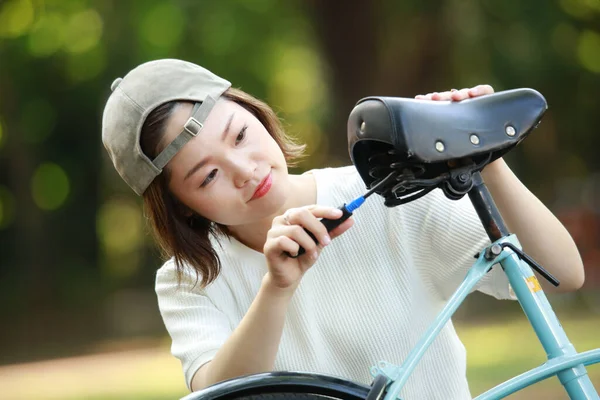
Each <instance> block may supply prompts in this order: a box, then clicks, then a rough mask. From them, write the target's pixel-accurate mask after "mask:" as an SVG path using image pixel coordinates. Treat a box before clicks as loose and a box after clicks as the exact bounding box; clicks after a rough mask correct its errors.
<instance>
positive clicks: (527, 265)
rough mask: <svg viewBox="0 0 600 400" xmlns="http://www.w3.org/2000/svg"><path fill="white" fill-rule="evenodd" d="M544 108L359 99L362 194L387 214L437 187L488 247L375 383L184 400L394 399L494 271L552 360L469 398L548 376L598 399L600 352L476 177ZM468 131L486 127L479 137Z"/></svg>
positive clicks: (256, 385)
mask: <svg viewBox="0 0 600 400" xmlns="http://www.w3.org/2000/svg"><path fill="white" fill-rule="evenodd" d="M546 110H547V103H546V100H545V98H544V97H543V96H542V95H541V94H540V93H538V92H537V91H535V90H532V89H515V90H508V91H504V92H498V93H495V94H492V95H488V96H483V97H479V98H474V99H469V100H464V101H462V102H459V103H451V102H426V101H420V100H415V99H405V98H395V97H367V98H364V99H362V100H360V101H359V102H358V103H357V105H356V107H355V108H354V109H353V110H352V112H351V114H350V117H349V120H348V143H349V151H350V155H351V158H352V162H353V163H354V165H355V166H356V168H357V170H358V172H359V174H360V175H361V177H362V179H363V181H364V182H365V184H366V186H367V188H374V187H375V186H377V185H378V184H380V183H382V182H383V183H385V184H382V185H379V186H378V187H377V189H376V190H375V193H377V194H379V195H380V196H383V197H384V199H385V205H386V206H388V207H395V206H398V205H401V204H405V203H408V202H410V201H413V200H415V199H418V198H419V197H422V196H425V195H426V194H427V193H429V192H430V191H432V190H433V189H436V188H440V189H441V190H442V191H443V192H444V194H445V195H446V197H448V198H449V199H451V200H458V199H460V198H462V197H463V196H465V195H468V196H469V198H470V200H471V202H472V203H473V206H474V208H475V210H476V212H477V214H478V216H479V218H480V220H481V222H482V224H483V226H484V228H485V230H486V232H487V234H488V236H489V238H490V240H491V245H490V246H488V247H486V248H485V249H483V250H482V251H481V252H480V253H479V254H477V255H476V256H475V258H476V259H477V260H476V262H475V263H474V264H473V266H472V267H471V269H470V270H469V272H468V273H467V275H466V277H465V279H464V280H463V282H462V283H461V285H460V286H459V287H458V289H457V290H456V291H455V293H454V294H453V295H452V296H451V298H450V299H449V300H448V302H447V303H446V305H445V306H444V308H443V309H442V311H441V312H440V313H439V315H438V316H437V318H436V319H435V320H434V321H433V322H432V323H431V325H430V327H429V329H428V330H427V331H426V332H425V333H424V334H423V335H422V337H421V339H420V341H419V342H418V343H417V344H416V345H415V346H414V347H413V349H412V351H411V352H410V353H409V354H408V356H407V358H406V359H405V360H404V362H403V363H402V365H400V366H396V365H393V364H388V363H386V362H384V361H380V362H378V363H377V364H376V365H375V366H373V367H372V368H371V370H370V372H371V375H372V376H373V377H374V380H373V382H372V384H371V386H366V385H361V384H357V383H354V382H350V381H346V380H343V379H339V378H334V377H329V376H325V375H318V374H304V373H294V372H271V373H264V374H256V375H250V376H246V377H241V378H236V379H232V380H229V381H225V382H221V383H218V384H216V385H213V386H211V387H209V388H206V389H204V390H201V391H199V392H195V393H192V394H190V395H188V396H186V397H184V398H183V399H182V400H200V399H202V400H225V399H246V400H259V399H272V400H276V399H297V400H304V399H306V400H308V399H349V400H358V399H367V400H395V399H397V398H398V395H399V393H400V391H401V389H402V387H403V385H404V384H405V383H406V381H407V380H408V379H409V377H410V374H411V373H412V371H413V369H414V368H415V366H416V365H417V363H418V362H419V360H420V359H421V357H422V356H423V354H424V353H425V351H426V350H427V348H428V347H429V345H430V344H431V343H432V342H433V340H434V339H435V338H436V336H437V334H438V333H439V332H440V331H441V329H442V328H443V327H444V325H445V324H446V323H447V322H448V321H449V320H450V318H451V316H452V315H453V314H454V312H455V311H456V310H457V308H458V307H459V306H460V304H461V303H462V302H463V301H464V299H465V298H466V296H467V295H468V294H469V293H470V292H471V291H472V289H473V288H474V287H475V285H476V284H477V283H478V282H479V280H480V279H481V278H483V276H485V274H487V273H488V272H489V271H490V270H491V269H492V267H494V266H495V265H499V266H500V267H501V268H502V269H503V270H504V272H505V273H506V275H507V277H508V281H509V283H510V285H511V287H512V290H513V291H514V294H515V297H516V299H517V301H518V302H519V303H520V305H521V307H522V309H523V311H524V313H525V315H526V316H527V318H528V320H529V322H530V323H531V325H532V327H533V329H534V331H535V333H536V335H537V337H538V339H539V341H540V342H541V344H542V346H543V348H544V350H545V351H546V354H547V356H548V361H547V362H546V363H544V364H542V365H540V366H538V367H536V368H533V369H531V370H529V371H527V372H524V373H522V374H520V375H518V376H516V377H514V378H512V379H510V380H508V381H506V382H504V383H501V384H499V385H497V386H496V387H494V388H492V389H490V390H488V391H487V392H485V393H483V394H481V395H479V396H478V397H476V399H475V400H491V399H500V398H503V397H506V396H508V395H510V394H512V393H514V392H516V391H518V390H521V389H523V388H526V387H528V386H530V385H533V384H535V383H537V382H539V381H541V380H544V379H546V378H549V377H552V376H557V377H558V379H559V381H560V382H561V384H562V386H563V387H564V388H565V390H566V392H567V394H568V395H569V397H570V398H571V399H575V400H583V399H596V400H598V399H600V396H599V395H598V392H597V391H596V389H595V388H594V385H593V384H592V382H591V380H590V378H589V377H588V376H587V372H586V369H585V366H587V365H591V364H596V363H599V362H600V348H599V349H595V350H590V351H586V352H583V353H578V352H577V351H576V350H575V348H574V346H573V345H572V344H571V343H570V341H569V339H568V337H567V335H566V333H565V332H564V330H563V328H562V326H561V325H560V322H559V320H558V318H557V316H556V314H555V313H554V311H553V310H552V307H551V306H550V303H549V302H548V300H547V298H546V296H545V294H544V291H543V290H542V288H541V286H540V284H539V281H538V280H537V278H536V275H535V274H534V272H533V271H534V270H535V271H536V272H537V273H538V274H539V275H540V276H542V277H543V278H544V279H546V280H548V281H549V282H551V283H552V284H553V285H555V286H558V284H559V282H558V281H557V280H556V279H555V278H554V277H553V276H552V275H551V274H549V273H548V272H547V271H546V270H545V269H544V268H543V267H542V266H540V265H538V264H537V263H536V262H535V261H534V260H533V259H531V258H530V257H529V256H528V255H527V254H525V253H524V252H523V251H522V249H521V246H520V244H519V241H518V239H517V237H516V236H515V235H514V234H510V233H509V231H508V229H507V228H506V226H505V224H504V221H503V220H502V217H501V216H500V213H499V212H498V209H497V208H496V205H495V204H494V201H493V199H492V197H491V194H490V192H489V191H488V189H487V187H486V186H485V183H484V182H483V179H482V177H481V171H482V169H483V168H484V167H485V166H486V165H487V164H489V163H490V162H492V161H494V160H495V159H497V158H499V157H501V156H502V155H504V154H505V153H507V152H508V151H510V150H511V149H513V148H514V147H515V146H516V145H517V144H519V143H520V142H521V141H522V140H523V139H525V138H526V137H527V136H528V135H529V134H530V133H531V131H533V129H534V128H536V127H537V125H538V124H539V122H540V121H541V118H542V116H543V114H544V113H545V111H546ZM474 126H478V127H483V126H485V127H486V129H485V130H481V131H479V132H478V131H477V130H476V129H474V128H473V127H474ZM390 178H392V179H390ZM384 181H385V182H384Z"/></svg>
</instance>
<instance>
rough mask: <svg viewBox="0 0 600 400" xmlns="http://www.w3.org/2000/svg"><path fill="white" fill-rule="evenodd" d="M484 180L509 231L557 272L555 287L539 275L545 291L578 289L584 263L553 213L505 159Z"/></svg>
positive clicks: (487, 89)
mask: <svg viewBox="0 0 600 400" xmlns="http://www.w3.org/2000/svg"><path fill="white" fill-rule="evenodd" d="M491 93H494V90H493V89H492V87H491V86H489V85H479V86H476V87H474V88H470V89H461V90H452V91H449V92H442V93H430V94H428V95H424V96H421V95H419V96H417V97H416V98H417V99H423V100H454V101H460V100H464V99H467V98H471V97H477V96H482V95H486V94H491ZM482 176H483V179H484V181H485V183H486V185H487V187H488V189H489V190H490V193H491V194H492V197H493V198H494V202H495V203H496V206H497V207H498V210H499V211H500V214H501V215H502V218H503V219H504V222H505V223H506V226H507V228H508V230H509V231H510V232H512V233H515V234H516V235H517V237H518V238H519V241H520V242H521V244H522V246H523V250H524V251H525V252H526V253H527V254H529V255H530V256H531V257H532V258H533V259H534V260H536V261H537V262H538V263H539V264H540V265H542V266H543V267H544V268H545V269H546V270H548V272H550V273H551V274H552V275H554V276H555V277H556V278H557V279H558V280H559V281H560V286H559V287H558V288H555V287H554V286H553V285H551V284H550V283H549V282H547V281H546V280H545V279H543V278H540V277H538V278H540V282H541V284H542V286H543V288H544V290H548V291H555V292H556V291H559V292H566V291H572V290H577V289H579V288H580V287H581V286H582V285H583V282H584V271H583V262H582V260H581V256H580V254H579V251H578V250H577V246H576V245H575V242H574V241H573V238H572V237H571V235H570V234H569V232H568V231H567V230H566V229H565V227H564V226H563V225H562V223H561V222H560V221H559V220H558V219H557V218H556V217H555V216H554V214H552V212H551V211H550V210H549V209H548V208H547V207H546V206H545V205H544V204H543V203H542V202H541V201H540V200H539V199H538V198H537V197H536V196H535V195H534V194H533V193H531V192H530V191H529V189H527V187H525V185H523V183H522V182H521V181H520V180H519V178H517V177H516V175H515V174H514V173H513V172H512V171H511V169H510V168H509V167H508V165H507V164H506V162H504V160H503V159H502V158H499V159H497V160H496V161H494V162H492V163H491V164H489V165H487V166H486V167H485V168H484V170H483V171H482Z"/></svg>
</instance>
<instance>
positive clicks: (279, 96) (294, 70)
mask: <svg viewBox="0 0 600 400" xmlns="http://www.w3.org/2000/svg"><path fill="white" fill-rule="evenodd" d="M283 47H284V45H283V44H281V47H280V45H276V46H275V47H274V49H273V58H274V60H273V62H274V63H275V64H276V65H275V67H274V71H276V72H275V75H274V76H273V79H272V81H271V82H270V88H269V98H270V99H271V102H272V103H273V104H274V105H276V106H277V107H280V108H282V109H284V110H285V112H286V113H288V114H296V113H302V112H306V111H308V108H309V107H311V106H315V105H317V104H319V103H320V102H321V101H322V100H323V98H324V95H325V85H324V84H323V77H322V69H321V64H320V60H319V58H318V57H317V55H316V54H315V53H314V51H313V50H311V49H309V48H306V47H300V46H297V47H287V48H285V49H284V48H283Z"/></svg>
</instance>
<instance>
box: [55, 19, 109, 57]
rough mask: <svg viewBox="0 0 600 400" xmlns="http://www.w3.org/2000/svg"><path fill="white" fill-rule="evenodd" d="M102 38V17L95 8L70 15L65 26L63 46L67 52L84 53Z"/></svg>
mask: <svg viewBox="0 0 600 400" xmlns="http://www.w3.org/2000/svg"><path fill="white" fill-rule="evenodd" d="M101 38H102V18H100V15H98V12H96V11H95V10H91V9H88V10H85V11H81V12H78V13H76V14H74V15H72V16H71V17H70V18H69V20H68V22H67V24H66V26H65V39H66V40H65V41H64V48H65V50H66V51H67V52H69V53H84V52H87V51H89V50H91V49H93V48H94V47H96V46H97V45H98V43H99V42H100V39H101Z"/></svg>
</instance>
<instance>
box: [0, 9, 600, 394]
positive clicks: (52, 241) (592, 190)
mask: <svg viewBox="0 0 600 400" xmlns="http://www.w3.org/2000/svg"><path fill="white" fill-rule="evenodd" d="M167 57H169V58H182V59H185V60H188V61H192V62H196V63H198V64H200V65H203V66H205V67H207V68H208V69H211V70H213V71H214V72H215V73H217V74H219V75H221V76H223V77H225V78H227V79H229V80H230V81H231V82H233V85H234V86H235V87H239V88H242V89H243V90H245V91H247V92H249V93H252V94H254V95H255V96H257V97H259V98H261V99H263V100H266V101H267V102H268V103H269V104H270V105H271V106H272V107H273V108H274V109H275V110H276V111H277V112H278V113H279V115H280V116H281V117H282V118H283V119H284V121H285V124H286V126H287V129H288V131H289V132H290V133H292V134H294V135H296V136H297V137H299V138H300V139H301V140H303V141H305V142H306V143H307V144H308V148H309V152H310V157H309V158H307V160H306V161H305V162H304V163H303V164H302V165H301V166H300V168H299V170H306V169H308V168H312V167H318V166H336V165H344V164H347V163H348V162H349V158H348V155H347V147H346V118H347V116H348V113H349V111H350V110H351V109H352V106H353V104H354V103H355V102H356V101H357V100H358V99H360V98H361V97H364V96H368V95H391V96H401V97H413V96H415V95H416V94H424V93H427V92H432V91H442V90H448V89H450V88H462V87H471V86H474V85H477V84H480V83H489V84H491V85H492V86H493V87H494V88H495V89H496V91H500V90H505V89H512V88H518V87H531V88H534V89H536V90H538V91H540V92H541V93H542V94H543V95H544V96H545V97H546V99H547V100H548V103H549V107H550V108H549V111H548V112H547V114H546V115H545V117H544V119H543V122H542V124H541V125H540V127H539V128H538V129H537V130H536V131H535V132H534V133H533V134H532V135H531V137H530V138H528V139H527V140H526V141H525V142H524V143H523V144H522V145H521V146H519V148H517V149H516V150H515V151H513V152H512V153H510V154H509V155H508V156H507V157H506V159H507V161H508V162H509V164H510V166H511V167H512V168H513V169H514V170H515V172H516V173H517V175H518V176H519V177H520V178H521V179H522V180H523V181H524V182H525V183H526V184H527V185H528V187H529V188H530V189H531V190H532V191H533V192H534V193H535V194H536V195H537V196H538V197H539V198H540V199H541V200H542V201H543V202H544V203H545V204H546V205H547V206H549V207H550V208H551V209H552V210H553V211H554V212H555V213H556V214H557V215H558V216H559V218H560V219H561V220H562V221H563V222H564V223H565V225H566V226H567V228H568V229H569V231H570V232H571V234H572V235H573V237H574V238H575V240H576V241H577V244H578V246H579V249H580V251H581V254H582V257H583V258H584V262H585V266H586V274H587V281H586V284H585V286H584V288H583V289H582V290H581V291H579V292H577V293H570V294H564V295H553V296H551V300H552V301H553V304H554V305H555V309H556V311H557V313H558V315H559V317H560V318H561V319H562V321H563V325H564V326H565V329H566V330H567V333H568V334H570V335H572V341H573V342H574V344H575V345H576V347H577V348H578V350H587V349H591V348H593V347H600V334H598V332H599V330H598V328H599V327H600V294H598V292H599V289H600V157H599V156H598V151H599V150H598V149H599V148H600V131H599V130H600V128H599V127H600V112H599V107H598V104H599V102H598V100H597V96H598V94H599V93H600V1H599V0H560V1H549V0H528V1H524V2H517V1H500V0H497V1H492V0H447V1H439V0H437V1H434V0H429V1H422V0H389V1H384V0H371V1H358V0H347V1H344V2H336V1H326V0H321V1H318V0H287V1H283V0H246V1H243V0H220V1H217V0H212V1H209V0H137V1H133V0H130V1H128V0H120V1H117V0H2V1H0V304H2V306H1V307H0V398H2V399H24V398H37V399H51V398H52V399H84V398H85V399H89V398H92V399H164V398H175V397H177V396H183V395H184V394H186V392H187V391H186V388H185V386H184V382H183V377H182V374H181V371H180V366H179V363H178V361H177V360H175V359H174V358H172V357H171V356H170V354H169V345H170V341H169V338H168V336H167V335H166V332H165V330H164V327H163V325H162V322H161V320H160V315H159V313H158V309H157V304H156V298H155V295H154V290H153V280H154V271H155V270H156V269H157V268H158V267H159V266H160V264H161V261H160V258H159V255H158V251H157V249H156V248H155V246H154V245H153V243H152V241H151V238H150V236H149V233H148V229H147V226H146V221H145V219H144V216H143V215H142V212H141V207H140V199H139V198H137V197H136V196H135V195H134V194H133V192H132V191H131V190H130V189H129V188H128V187H126V186H125V184H124V183H123V182H122V181H121V180H120V178H119V177H118V175H117V174H116V172H115V171H114V169H113V168H112V165H111V164H110V161H109V160H108V157H107V156H106V154H105V151H104V149H103V147H102V143H101V138H100V121H101V113H102V108H103V105H104V102H105V100H106V98H107V97H108V95H109V93H110V89H109V86H110V84H111V82H112V81H113V80H114V79H115V78H116V77H118V76H122V75H123V74H124V73H126V72H127V71H129V70H130V69H131V68H133V67H134V66H136V65H137V64H139V63H142V62H144V61H148V60H151V59H156V58H167ZM456 324H457V329H458V330H459V333H460V334H461V337H462V338H463V341H464V342H465V346H466V347H467V350H468V351H469V365H470V367H469V372H468V373H469V377H470V381H471V387H472V390H473V394H477V393H480V392H481V391H483V390H484V389H485V388H489V387H491V386H493V385H495V384H497V383H499V382H501V381H502V380H504V379H506V378H508V377H510V376H512V375H515V374H517V373H520V372H522V371H524V370H525V369H527V368H530V367H533V366H535V365H538V364H539V363H541V362H542V361H543V356H544V354H543V351H542V349H541V346H540V345H539V344H538V343H536V342H535V336H534V335H533V333H531V331H530V329H529V328H528V326H527V325H526V321H524V317H523V316H522V315H521V314H519V306H518V304H515V303H513V302H500V301H495V300H493V299H490V298H487V297H485V296H482V295H478V294H474V295H473V296H471V298H470V299H469V300H468V301H467V303H466V304H465V305H464V306H463V308H461V310H460V312H459V314H458V315H457V317H456ZM374 361H376V360H374ZM367 367H368V366H365V368H367ZM590 375H591V376H592V380H593V381H595V382H596V383H597V386H598V387H600V367H592V368H590ZM557 389H558V384H557V383H556V380H555V379H553V380H550V381H547V382H544V384H542V385H539V386H538V387H536V388H532V389H528V390H527V391H525V392H524V393H523V394H520V395H516V396H514V398H547V399H550V398H557V399H560V398H564V397H565V395H564V394H563V393H562V392H560V391H559V390H557Z"/></svg>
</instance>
